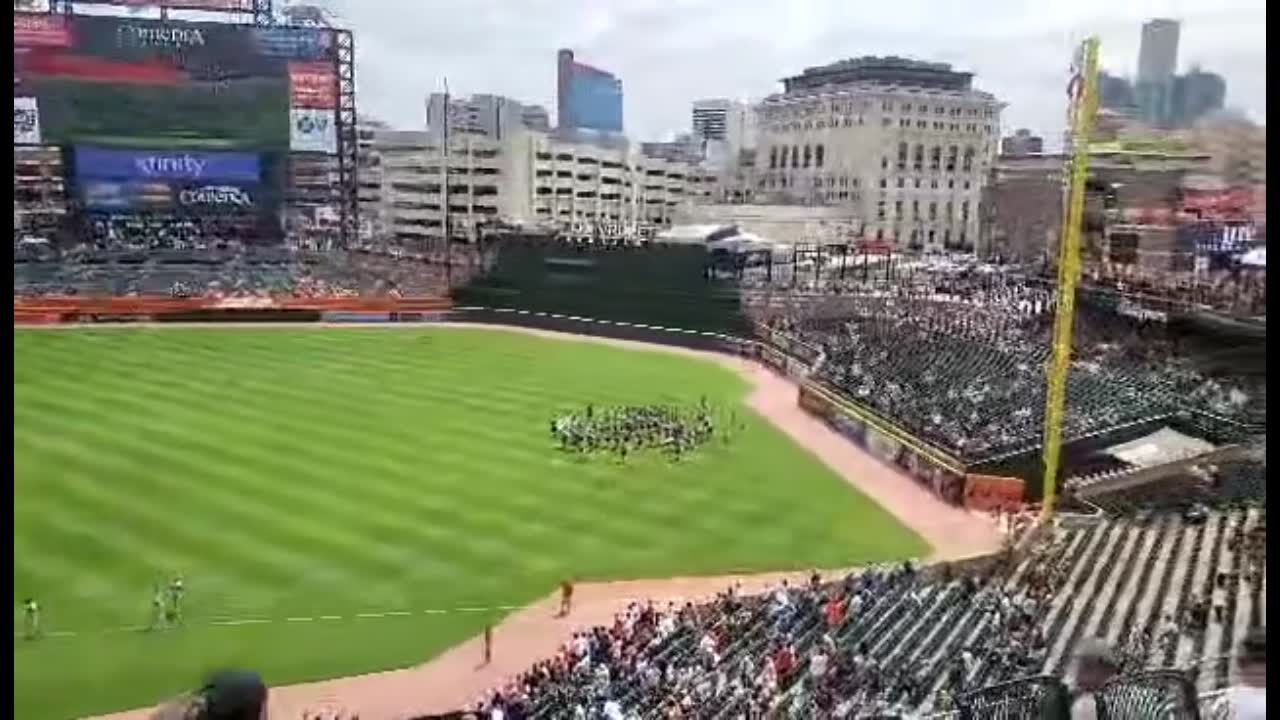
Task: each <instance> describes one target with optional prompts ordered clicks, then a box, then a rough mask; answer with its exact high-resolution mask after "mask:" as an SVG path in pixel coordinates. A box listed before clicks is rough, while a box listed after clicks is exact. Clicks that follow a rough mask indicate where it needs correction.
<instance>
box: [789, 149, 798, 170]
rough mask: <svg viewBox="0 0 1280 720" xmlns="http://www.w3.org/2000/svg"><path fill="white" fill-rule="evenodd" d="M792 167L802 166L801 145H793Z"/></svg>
mask: <svg viewBox="0 0 1280 720" xmlns="http://www.w3.org/2000/svg"><path fill="white" fill-rule="evenodd" d="M791 167H793V168H798V167H800V146H799V145H792V146H791Z"/></svg>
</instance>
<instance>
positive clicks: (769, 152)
mask: <svg viewBox="0 0 1280 720" xmlns="http://www.w3.org/2000/svg"><path fill="white" fill-rule="evenodd" d="M972 78H973V76H972V74H971V73H966V72H960V71H956V70H953V69H952V68H951V66H950V65H947V64H943V63H925V62H919V61H915V60H906V59H902V58H895V57H886V58H875V57H864V58H857V59H852V60H843V61H840V62H837V63H833V64H831V65H826V66H823V67H816V68H807V69H806V70H805V71H804V72H803V73H802V74H800V75H798V76H795V77H790V78H786V79H785V80H784V81H783V83H784V86H785V91H784V92H782V93H780V94H777V95H773V96H770V97H768V98H766V99H765V100H763V101H762V102H761V103H759V104H758V105H757V106H756V115H757V124H758V132H759V140H758V147H757V152H756V161H755V170H754V173H753V178H752V180H753V181H754V184H755V192H754V198H755V200H756V201H757V202H760V201H768V202H783V203H798V204H811V205H838V206H846V207H849V208H851V209H852V210H853V214H855V215H857V216H858V217H861V218H865V221H866V223H865V234H866V239H879V240H887V241H892V242H894V243H896V244H897V245H898V246H899V247H904V248H912V249H936V250H942V249H964V250H972V249H973V247H974V245H975V243H976V241H977V237H978V227H979V225H978V216H979V213H978V202H979V199H980V197H981V192H982V186H983V184H984V183H985V182H986V181H987V177H988V174H989V169H990V165H991V163H992V161H993V160H994V158H995V156H996V154H997V152H998V149H999V139H1000V112H1001V110H1002V108H1003V104H1002V103H1000V102H999V101H998V100H996V98H995V97H994V96H992V95H991V94H989V93H985V92H982V91H979V90H975V89H973V86H972Z"/></svg>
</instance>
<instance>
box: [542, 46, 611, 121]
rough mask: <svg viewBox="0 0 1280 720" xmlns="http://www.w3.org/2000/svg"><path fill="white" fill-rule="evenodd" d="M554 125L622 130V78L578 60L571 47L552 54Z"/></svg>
mask: <svg viewBox="0 0 1280 720" xmlns="http://www.w3.org/2000/svg"><path fill="white" fill-rule="evenodd" d="M556 124H557V126H558V127H559V128H561V129H564V130H593V131H597V132H603V133H621V132H622V81H621V80H619V79H618V78H617V77H616V76H614V75H613V74H612V73H608V72H605V71H604V70H600V69H598V68H594V67H592V66H590V65H586V64H584V63H580V62H578V61H577V60H576V59H575V58H574V55H573V51H572V50H561V51H560V52H559V53H558V54H557V56H556Z"/></svg>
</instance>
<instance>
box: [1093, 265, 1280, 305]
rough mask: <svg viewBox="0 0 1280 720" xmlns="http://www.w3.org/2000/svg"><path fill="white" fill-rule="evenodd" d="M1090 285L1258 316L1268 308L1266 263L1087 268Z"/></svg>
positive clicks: (1128, 293) (1183, 303) (1177, 302)
mask: <svg viewBox="0 0 1280 720" xmlns="http://www.w3.org/2000/svg"><path fill="white" fill-rule="evenodd" d="M1083 281H1084V283H1085V284H1086V285H1087V286H1092V287H1098V288H1107V289H1111V290H1115V291H1116V292H1119V293H1123V294H1127V295H1135V296H1140V297H1145V298H1153V299H1157V300H1163V301H1170V302H1172V303H1176V304H1182V305H1188V306H1195V307H1199V308H1205V309H1211V310H1215V311H1218V312H1223V313H1227V314H1230V315H1242V316H1256V315H1265V314H1266V312H1267V272H1266V268H1265V267H1259V268H1250V267H1234V268H1221V269H1216V270H1206V271H1203V272H1199V273H1197V272H1168V271H1162V272H1153V271H1148V270H1130V269H1128V268H1127V267H1126V271H1124V272H1108V271H1103V270H1102V269H1099V268H1091V269H1090V270H1088V271H1086V273H1085V275H1084V278H1083Z"/></svg>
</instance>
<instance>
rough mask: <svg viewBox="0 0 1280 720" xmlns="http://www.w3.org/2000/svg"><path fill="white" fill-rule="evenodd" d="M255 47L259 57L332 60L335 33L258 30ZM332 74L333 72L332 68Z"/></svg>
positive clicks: (312, 29)
mask: <svg viewBox="0 0 1280 720" xmlns="http://www.w3.org/2000/svg"><path fill="white" fill-rule="evenodd" d="M253 42H254V47H255V49H256V50H257V51H258V54H259V55H262V56H264V57H273V58H288V59H295V60H326V59H328V60H332V59H333V57H334V40H333V32H332V31H330V30H324V29H314V28H257V29H255V30H254V31H253ZM330 72H333V69H332V67H330Z"/></svg>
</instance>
